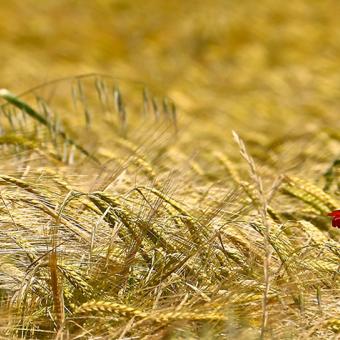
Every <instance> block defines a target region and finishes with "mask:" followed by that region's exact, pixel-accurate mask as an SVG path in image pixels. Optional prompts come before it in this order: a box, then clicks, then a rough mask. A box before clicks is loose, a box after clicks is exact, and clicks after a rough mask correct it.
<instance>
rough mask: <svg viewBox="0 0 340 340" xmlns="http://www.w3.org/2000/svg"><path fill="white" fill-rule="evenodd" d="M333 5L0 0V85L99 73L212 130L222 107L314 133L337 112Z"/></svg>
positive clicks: (337, 37)
mask: <svg viewBox="0 0 340 340" xmlns="http://www.w3.org/2000/svg"><path fill="white" fill-rule="evenodd" d="M339 10H340V2H339V1H337V0H320V1H319V0H295V1H289V2H284V3H283V2H281V1H276V0H262V1H252V0H244V1H231V0H229V1H228V0H210V1H203V0H188V1H180V0H171V1H159V0H148V1H143V2H142V1H132V0H82V1H80V0H41V1H39V0H25V1H21V0H11V1H0V58H1V59H0V62H1V68H0V87H2V88H3V87H5V88H9V89H10V90H11V91H13V92H15V93H20V92H21V91H24V90H27V89H29V88H30V87H32V86H34V85H37V84H40V83H42V82H45V81H48V80H51V79H54V78H60V77H64V76H70V75H77V74H82V73H88V72H100V73H105V74H109V75H112V76H115V77H120V78H122V79H125V80H128V79H133V80H141V81H143V82H144V83H145V84H147V85H148V86H150V87H152V88H154V89H156V90H159V91H161V92H162V93H164V94H167V95H168V96H170V97H171V98H172V99H174V100H175V102H176V103H177V105H179V107H180V108H182V109H183V110H185V111H186V112H190V113H194V114H195V117H202V118H203V119H205V120H207V117H209V120H210V119H213V120H214V124H215V126H216V125H219V123H220V120H221V119H223V118H221V117H223V116H225V115H226V114H227V115H230V116H233V117H234V121H235V119H236V120H241V121H242V124H243V125H244V126H245V127H246V126H247V125H248V124H249V128H253V126H254V125H253V124H254V120H255V119H256V118H258V125H259V126H258V129H259V131H260V130H261V129H264V131H265V130H266V129H268V125H267V123H269V128H275V126H276V128H277V129H280V128H281V127H282V124H283V127H286V129H287V131H290V130H291V129H300V128H301V124H304V126H305V127H306V128H308V127H311V128H312V129H313V122H314V124H317V125H318V124H321V123H322V122H325V124H329V123H330V122H332V121H333V119H332V117H335V114H336V111H337V109H338V100H339V96H340V91H339V90H340V72H339V70H340V67H339V66H340V59H339V55H340V53H339V52H340V51H339V49H340V30H339V24H338V20H339V16H338V15H339V13H340V12H339ZM218 113H223V115H219V114H218ZM283 116H284V118H283V119H279V117H283ZM261 118H263V119H262V120H261ZM272 119H274V121H273V120H272ZM273 124H274V125H273Z"/></svg>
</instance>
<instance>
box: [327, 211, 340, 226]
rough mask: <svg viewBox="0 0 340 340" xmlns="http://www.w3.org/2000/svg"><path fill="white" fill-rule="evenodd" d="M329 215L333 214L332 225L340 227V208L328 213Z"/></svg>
mask: <svg viewBox="0 0 340 340" xmlns="http://www.w3.org/2000/svg"><path fill="white" fill-rule="evenodd" d="M328 216H332V217H333V219H332V226H333V227H335V228H340V210H334V211H332V212H330V213H329V214H328Z"/></svg>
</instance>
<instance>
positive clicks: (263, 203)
mask: <svg viewBox="0 0 340 340" xmlns="http://www.w3.org/2000/svg"><path fill="white" fill-rule="evenodd" d="M232 134H233V137H234V140H235V141H236V143H237V144H238V146H239V148H240V153H241V156H242V157H243V158H244V160H245V161H246V162H247V164H248V166H249V174H250V177H251V179H252V180H253V182H254V183H255V185H256V188H257V194H258V201H259V202H260V205H259V206H258V207H257V210H258V213H259V215H260V217H261V222H262V224H263V225H264V227H265V233H264V247H265V258H264V281H265V282H264V284H265V289H264V294H263V301H262V324H261V339H264V337H265V332H266V330H267V324H268V317H269V315H268V296H269V290H270V272H269V270H270V259H271V255H272V250H271V248H270V239H269V238H270V225H269V222H268V220H267V209H268V206H267V199H266V196H265V193H264V190H263V183H262V179H261V177H260V176H259V175H258V172H257V168H256V165H255V162H254V160H253V158H252V157H251V156H250V155H249V154H248V152H247V149H246V146H245V144H244V142H243V140H242V139H241V138H240V136H239V135H238V134H237V133H236V132H235V131H233V132H232Z"/></svg>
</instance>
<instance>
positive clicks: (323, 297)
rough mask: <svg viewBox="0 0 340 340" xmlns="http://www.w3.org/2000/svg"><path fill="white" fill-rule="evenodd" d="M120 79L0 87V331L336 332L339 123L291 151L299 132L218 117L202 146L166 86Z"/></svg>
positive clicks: (27, 334)
mask: <svg viewBox="0 0 340 340" xmlns="http://www.w3.org/2000/svg"><path fill="white" fill-rule="evenodd" d="M124 84H125V83H124ZM124 84H123V85H122V82H120V81H119V80H117V79H113V78H111V77H107V76H99V75H89V76H80V77H74V78H70V79H62V80H58V81H55V82H52V83H49V84H45V85H43V86H40V87H37V88H34V89H32V90H30V91H29V92H27V93H25V94H23V95H22V96H15V95H14V94H11V93H10V92H9V91H7V90H1V93H0V97H1V100H2V102H1V106H0V127H1V134H0V152H1V162H0V209H1V215H0V216H1V217H0V224H1V228H0V242H1V250H0V334H1V335H2V336H3V337H4V338H10V337H13V338H58V339H62V338H63V339H80V338H89V339H97V338H99V337H100V338H107V339H116V338H120V339H160V338H169V339H177V338H185V339H187V338H193V339H194V338H202V339H214V338H216V339H217V338H226V339H236V338H240V339H258V338H275V339H281V338H282V339H287V338H301V339H307V338H311V339H312V338H320V339H331V338H334V339H335V338H336V336H337V334H338V332H339V330H340V319H339V279H338V274H339V254H340V251H339V231H338V230H337V229H336V228H332V226H331V223H330V219H329V218H328V217H327V213H328V212H330V211H332V210H335V209H337V208H339V203H338V201H337V199H336V196H337V194H338V193H339V184H340V182H339V169H340V168H339V158H338V155H337V150H338V149H339V141H340V135H339V132H338V131H336V130H332V129H330V130H329V131H326V132H325V131H315V136H316V137H315V138H314V139H313V143H312V145H311V146H309V147H308V148H307V149H306V148H305V147H304V148H303V150H305V152H304V153H303V154H302V151H301V149H299V147H298V146H299V145H304V146H305V136H304V135H298V134H294V135H293V134H292V135H291V136H289V137H287V136H286V137H285V138H281V137H278V136H273V135H271V136H270V135H268V136H269V137H268V136H266V138H262V137H261V136H260V135H258V136H252V137H251V138H250V137H249V138H248V136H243V135H242V134H241V133H240V134H238V132H237V131H236V129H234V128H233V127H231V126H226V127H225V130H224V131H225V134H224V135H223V136H222V135H218V134H216V133H215V134H214V131H208V132H207V131H206V132H205V134H207V133H210V136H214V138H211V139H215V140H214V143H213V144H206V145H205V144H204V143H203V144H201V143H200V139H201V138H202V139H204V138H207V137H206V136H205V135H204V133H203V132H200V131H203V129H204V127H202V124H198V125H200V126H195V119H194V118H193V117H189V115H187V114H185V113H182V112H181V110H180V109H178V108H176V106H175V104H174V103H173V102H172V101H171V100H170V99H168V98H163V99H162V98H161V97H159V96H156V95H152V94H151V92H150V91H149V90H147V89H145V88H144V86H143V84H135V83H129V84H125V85H124ZM124 86H125V87H126V88H125V89H123V87H124ZM122 94H124V96H123V95H122ZM206 119H207V118H206ZM200 129H201V130H200ZM233 130H235V131H236V132H235V131H233ZM195 131H196V132H195ZM227 135H228V136H227ZM204 136H205V137H204ZM226 136H227V137H226ZM230 136H233V141H232V140H231V138H229V137H230ZM228 138H229V139H228ZM227 140H228V141H229V140H230V141H229V142H227ZM294 148H296V150H294ZM317 150H322V152H318V151H317ZM294 152H295V153H294ZM282 155H285V157H286V159H289V161H288V162H287V164H289V165H290V168H289V167H288V168H286V169H283V168H282V169H281V171H280V168H279V166H278V165H279V164H280V162H281V159H280V157H282ZM301 158H302V159H303V161H302V164H300V163H299V160H300V159H301ZM311 169H312V170H311ZM311 173H313V176H309V174H311ZM309 177H310V178H309Z"/></svg>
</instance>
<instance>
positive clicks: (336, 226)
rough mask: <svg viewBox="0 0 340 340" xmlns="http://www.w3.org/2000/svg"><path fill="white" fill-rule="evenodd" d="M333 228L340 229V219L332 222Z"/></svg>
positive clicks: (334, 219)
mask: <svg viewBox="0 0 340 340" xmlns="http://www.w3.org/2000/svg"><path fill="white" fill-rule="evenodd" d="M332 226H333V227H335V228H340V217H334V218H333V220H332Z"/></svg>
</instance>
